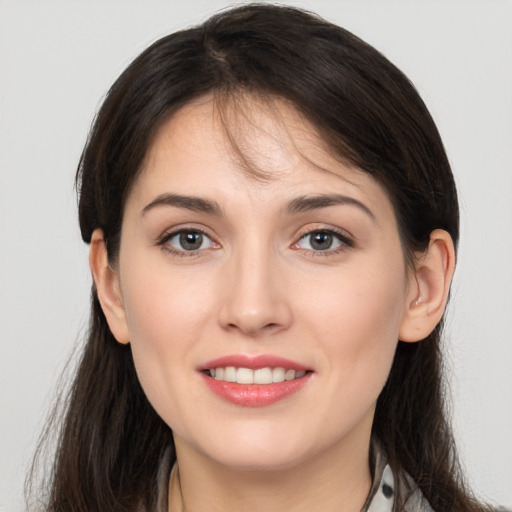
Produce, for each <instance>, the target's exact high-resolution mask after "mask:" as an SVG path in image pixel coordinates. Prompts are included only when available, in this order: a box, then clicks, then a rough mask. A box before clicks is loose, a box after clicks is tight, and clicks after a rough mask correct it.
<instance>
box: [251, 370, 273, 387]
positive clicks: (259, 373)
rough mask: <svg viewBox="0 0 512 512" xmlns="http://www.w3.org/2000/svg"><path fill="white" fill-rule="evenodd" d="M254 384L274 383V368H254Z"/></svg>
mask: <svg viewBox="0 0 512 512" xmlns="http://www.w3.org/2000/svg"><path fill="white" fill-rule="evenodd" d="M254 384H272V370H271V369H270V368H260V369H258V370H254Z"/></svg>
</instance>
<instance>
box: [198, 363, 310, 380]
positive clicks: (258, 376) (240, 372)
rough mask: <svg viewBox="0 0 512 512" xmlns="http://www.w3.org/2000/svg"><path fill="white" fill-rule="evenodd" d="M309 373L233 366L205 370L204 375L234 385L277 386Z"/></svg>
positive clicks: (286, 369)
mask: <svg viewBox="0 0 512 512" xmlns="http://www.w3.org/2000/svg"><path fill="white" fill-rule="evenodd" d="M306 373H309V371H306V370H293V369H289V368H283V367H276V368H271V367H266V368H258V369H254V370H253V369H251V368H244V367H239V368H237V367H235V366H226V367H218V368H210V369H208V370H205V374H206V375H207V376H209V377H212V378H213V379H215V380H218V381H222V382H232V383H236V384H263V385H265V384H277V383H280V382H285V381H292V380H296V379H300V378H301V377H304V376H305V375H306Z"/></svg>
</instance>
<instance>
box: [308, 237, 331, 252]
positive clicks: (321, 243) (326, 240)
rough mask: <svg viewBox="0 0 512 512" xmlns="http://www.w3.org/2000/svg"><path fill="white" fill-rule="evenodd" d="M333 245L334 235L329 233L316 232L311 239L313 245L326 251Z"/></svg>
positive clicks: (314, 247)
mask: <svg viewBox="0 0 512 512" xmlns="http://www.w3.org/2000/svg"><path fill="white" fill-rule="evenodd" d="M331 245H332V235H330V234H329V233H315V234H314V235H313V237H312V240H311V247H313V249H318V250H319V251H325V250H327V249H329V247H331Z"/></svg>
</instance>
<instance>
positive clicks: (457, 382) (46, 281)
mask: <svg viewBox="0 0 512 512" xmlns="http://www.w3.org/2000/svg"><path fill="white" fill-rule="evenodd" d="M293 3H294V4H295V5H298V6H303V7H307V8H309V9H311V10H314V11H316V12H318V13H320V14H322V15H323V16H325V17H327V18H329V19H331V20H333V21H335V22H337V23H339V24H340V25H342V26H344V27H346V28H348V29H349V30H351V31H353V32H355V33H356V34H357V35H359V36H360V37H362V38H363V39H365V40H367V41H368V42H370V43H371V44H373V45H374V46H376V47H377V48H378V49H379V50H381V51H382V52H383V53H384V54H386V55H387V56H388V57H389V58H390V59H391V60H392V61H393V62H394V63H395V64H397V65H398V66H399V67H400V68H402V70H403V71H405V73H406V74H407V75H409V77H410V78H411V79H412V80H413V82H414V83H415V84H416V86H417V87H418V89H419V91H420V93H421V95H422V96H423V98H424V100H425V101H426V103H427V105H428V106H429V108H430V109H431V112H432V114H433V116H434V118H435V120H436V122H437V124H438V127H439V129H440V131H441V134H442V136H443V138H444V141H445V144H446V147H447V150H448V154H449V156H450V159H451V162H452V164H453V168H454V172H455V175H456V179H457V183H458V185H459V190H460V201H461V208H462V242H461V246H460V253H459V265H458V270H457V273H456V278H455V283H454V287H453V292H452V306H451V308H450V311H449V314H448V326H447V345H448V346H447V353H448V364H449V367H450V371H451V383H452V391H453V411H454V423H455V429H456V435H457V440H458V443H459V447H460V451H461V455H462V459H463V462H464V465H465V467H466V469H467V473H468V477H469V480H470V482H471V484H472V485H473V487H474V489H475V491H476V492H477V493H478V495H479V496H482V497H485V498H488V499H491V500H497V501H499V502H501V503H502V504H507V505H509V506H510V505H512V371H511V367H512V334H511V333H512V293H511V290H512V265H511V252H512V229H511V225H512V200H511V195H512V172H511V171H512V142H511V141H512V92H511V91H512V30H511V27H512V2H511V1H509V0H501V1H500V0H496V1H493V0H481V1H478V2H475V1H468V0H459V1H446V0H444V1H433V0H429V1H427V0H424V1H414V2H413V1H406V0H403V1H389V0H385V1H382V0H380V1H370V0H366V1H365V0H360V1H357V2H351V1H327V0H323V1H322V0H317V1H313V0H311V1H307V0H298V1H295V2H293ZM226 5H228V2H226V1H221V0H219V1H204V0H203V1H198V0H193V1H192V0H187V1H165V2H164V1H157V0H150V1H148V0H146V1H142V0H139V1H129V0H128V1H127V0H124V1H113V0H104V1H94V0H89V1H78V0H67V1H64V0H61V1H42V0H41V1H37V0H36V1H32V2H31V1H27V0H13V1H5V0H4V1H0V393H1V394H0V398H1V402H0V407H1V409H0V511H1V512H18V511H21V510H22V505H21V502H20V496H21V487H22V482H23V479H24V474H25V472H26V466H27V462H28V461H29V460H30V457H31V455H32V453H33V450H34V447H35V442H36V439H37V435H38V433H39V431H40V429H41V427H42V425H43V423H44V418H45V415H46V413H47V410H48V407H49V405H50V404H51V402H52V400H53V398H54V396H55V387H56V383H57V380H58V377H59V375H60V373H61V371H62V369H63V366H64V364H65V362H66V361H67V360H68V358H69V356H70V353H71V351H72V350H73V348H74V347H75V346H76V345H77V343H78V342H79V340H80V339H81V338H82V337H83V330H84V326H85V325H86V320H87V310H88V290H89V286H90V277H89V271H88V268H87V249H86V247H85V246H83V244H82V243H81V241H80V238H79V235H78V228H77V222H76V200H75V195H74V191H73V177H74V171H75V168H76V164H77V161H78V158H79V155H80V151H81V148H82V146H83V143H84V142H85V139H86V136H87V132H88V128H89V125H90V123H91V121H92V118H93V115H94V112H95V110H96V109H97V107H98V105H99V103H100V100H101V98H102V96H103V95H104V93H105V92H106V90H107V88H108V87H109V86H110V84H111V83H112V82H113V80H114V79H115V78H116V76H117V75H118V74H119V73H120V72H121V71H122V70H123V68H124V67H125V66H126V65H127V64H128V63H129V62H130V61H131V59H132V58H133V57H134V56H135V55H136V54H138V53H139V52H140V51H141V50H142V49H144V48H145V47H146V46H147V45H148V44H149V43H151V42H152V41H154V40H155V39H157V38H158V37H159V36H162V35H164V34H167V33H168V32H170V31H173V30H175V29H177V28H182V27H184V26H188V25H190V24H193V23H196V22H198V21H201V20H202V19H204V18H205V17H206V16H207V15H208V14H210V13H212V12H214V11H215V10H218V9H220V8H222V7H224V6H226Z"/></svg>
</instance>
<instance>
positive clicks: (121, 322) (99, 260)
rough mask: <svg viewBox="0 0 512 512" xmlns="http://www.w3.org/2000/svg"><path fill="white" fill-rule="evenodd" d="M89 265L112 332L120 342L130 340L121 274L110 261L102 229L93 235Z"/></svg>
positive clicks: (95, 231) (124, 342)
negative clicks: (120, 281) (120, 279)
mask: <svg viewBox="0 0 512 512" xmlns="http://www.w3.org/2000/svg"><path fill="white" fill-rule="evenodd" d="M89 266H90V268H91V272H92V275H93V279H94V284H95V286H96V293H97V294H98V299H99V301H100V304H101V309H102V310H103V313H104V314H105V317H106V319H107V322H108V325H109V327H110V330H111V331H112V334H113V335H114V337H115V338H116V340H117V341H118V342H119V343H122V344H127V343H129V341H130V335H129V331H128V325H127V322H126V313H125V309H124V305H123V298H122V294H121V287H120V284H119V275H118V273H117V271H116V270H114V269H113V268H112V267H111V266H110V264H109V261H108V256H107V247H106V244H105V239H104V236H103V232H102V230H101V229H96V230H94V232H93V234H92V237H91V247H90V252H89Z"/></svg>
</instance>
